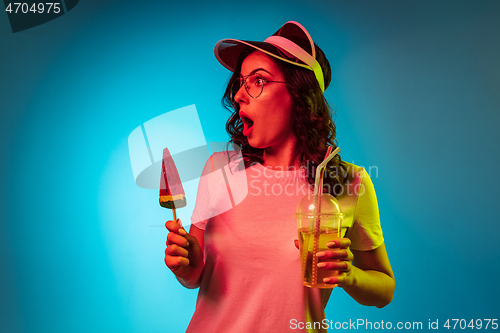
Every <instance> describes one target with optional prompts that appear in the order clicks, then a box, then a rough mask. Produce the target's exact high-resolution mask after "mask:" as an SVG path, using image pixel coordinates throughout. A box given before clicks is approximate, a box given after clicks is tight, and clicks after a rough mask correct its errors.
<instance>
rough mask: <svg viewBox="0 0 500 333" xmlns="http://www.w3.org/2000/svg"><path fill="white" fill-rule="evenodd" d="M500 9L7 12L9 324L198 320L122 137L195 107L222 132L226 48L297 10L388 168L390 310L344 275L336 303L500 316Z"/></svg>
mask: <svg viewBox="0 0 500 333" xmlns="http://www.w3.org/2000/svg"><path fill="white" fill-rule="evenodd" d="M499 17H500V2H498V1H472V0H469V1H459V0H456V1H422V0H419V1H416V0H411V1H410V0H408V1H399V0H398V1H396V0H394V1H371V0H364V1H361V0H349V1H348V0H336V1H316V2H314V3H311V2H309V1H298V0H294V1H290V0H287V1H285V0H278V1H275V0H266V1H262V2H261V1H254V2H251V3H249V2H248V1H245V2H243V3H237V2H225V3H212V2H210V1H195V2H192V1H187V2H186V3H185V4H181V2H178V3H170V2H165V1H147V2H139V1H110V0H106V1H101V0H100V1H97V0H91V1H80V3H79V4H78V5H77V6H76V7H75V8H74V9H73V10H72V11H70V12H69V13H67V14H66V15H63V16H62V17H60V18H58V19H56V20H54V21H51V22H49V23H46V24H43V25H41V26H38V27H35V28H33V29H29V30H26V31H23V32H20V33H16V34H13V33H12V32H11V30H10V27H9V23H8V19H7V15H6V14H5V13H4V14H1V13H0V105H1V106H0V111H1V112H0V114H1V118H0V121H1V122H0V133H1V137H2V140H1V141H0V161H1V162H0V180H1V186H0V195H1V201H0V221H1V222H0V223H1V224H0V228H1V229H0V323H1V324H0V331H2V332H89V331H96V332H181V331H184V330H185V328H186V326H187V324H188V322H189V319H190V317H191V315H192V312H193V310H194V306H195V300H196V293H197V291H194V290H186V289H184V288H183V287H181V286H180V285H179V284H178V283H177V282H176V280H175V279H174V277H173V275H172V274H171V273H170V272H169V270H168V269H167V268H166V267H165V266H164V263H163V256H164V253H163V251H164V248H165V237H166V231H165V229H164V228H161V227H156V226H155V225H161V224H163V223H164V221H165V220H166V219H169V218H171V215H170V212H169V211H166V210H164V209H162V208H161V207H160V206H159V205H158V193H157V191H154V190H146V189H142V188H139V187H138V186H136V185H135V183H134V179H133V175H132V170H131V166H130V160H129V156H128V148H127V137H128V135H129V134H130V132H131V131H132V130H133V129H134V128H136V127H137V126H139V125H140V124H142V123H143V122H145V121H147V120H149V119H151V118H153V117H155V116H157V115H160V114H162V113H164V112H167V111H170V110H174V109H177V108H180V107H183V106H186V105H190V104H196V107H197V109H198V113H199V116H200V120H201V123H202V125H203V128H204V131H205V133H204V134H205V137H206V139H207V141H225V140H226V139H227V136H226V134H225V132H224V124H225V120H226V118H227V116H228V114H227V112H226V111H225V110H223V109H222V107H221V106H220V97H221V93H222V91H223V88H224V85H225V83H226V81H227V79H228V75H229V72H228V71H227V70H226V69H224V68H223V67H222V66H221V65H219V63H218V62H217V61H216V60H215V57H214V56H213V46H214V44H215V43H216V42H217V41H218V40H219V39H222V38H241V39H264V38H266V37H267V36H268V35H270V34H271V33H273V32H274V31H275V30H276V29H277V28H278V27H280V26H281V25H282V24H283V23H284V22H286V21H289V20H296V21H298V22H300V23H302V24H303V25H304V26H305V27H306V28H307V29H308V30H309V32H310V33H311V35H312V36H313V37H314V39H315V41H316V43H317V44H319V45H320V46H321V47H322V48H323V50H324V51H325V53H326V54H327V55H328V57H329V60H330V62H331V65H332V70H333V74H334V76H333V81H332V84H331V85H330V87H329V89H328V90H327V92H326V96H327V98H328V99H329V101H330V102H331V104H333V105H335V107H336V113H337V118H336V121H337V126H338V141H339V145H340V147H341V148H342V156H343V158H344V159H345V160H346V161H348V162H354V163H356V164H358V165H362V166H365V167H370V166H372V167H376V170H378V175H375V174H374V173H373V172H374V171H373V170H374V169H372V178H373V182H374V184H375V188H376V190H377V194H378V199H379V205H380V214H381V219H382V227H383V230H384V235H385V239H386V245H387V249H388V253H389V256H390V259H391V263H392V266H393V269H394V272H395V275H396V280H397V286H396V292H395V295H394V300H393V302H392V303H391V304H390V305H389V306H387V307H386V308H384V309H376V308H368V307H364V306H361V305H358V304H357V303H355V302H354V301H353V300H352V299H350V298H349V297H348V296H346V295H345V293H344V292H343V291H342V290H341V289H336V290H334V292H333V295H332V298H331V300H330V304H329V305H328V307H327V309H326V314H327V317H328V318H329V319H331V320H333V321H348V320H349V319H352V320H356V319H367V320H371V321H380V320H384V321H392V322H393V323H396V322H398V321H403V322H405V321H410V322H414V321H420V322H422V323H423V324H424V327H426V326H427V323H428V320H429V319H430V320H433V321H435V320H436V319H439V320H440V325H441V324H442V323H443V322H444V320H446V319H448V318H458V319H462V318H463V319H467V320H470V319H477V318H498V317H500V312H499V297H500V288H499V285H498V283H497V282H496V279H497V278H498V276H499V273H500V264H499V255H498V251H499V249H500V246H499V241H498V238H497V237H496V235H497V233H498V232H499V226H498V224H499V218H498V206H497V202H496V200H498V199H499V196H498V188H499V187H500V181H499V178H498V177H497V176H495V175H496V174H497V172H496V171H495V168H496V167H497V166H498V165H499V160H500V155H499V148H498V142H499V141H500V135H499V130H498V128H499V125H500V113H499V105H500V93H499V92H500V65H499V61H498V59H500V42H499V41H500V20H499V19H498V18H499ZM179 214H180V215H181V217H183V218H184V219H185V220H188V218H189V216H188V215H189V214H188V212H183V211H182V210H181V211H179ZM236 312H237V309H235V313H236Z"/></svg>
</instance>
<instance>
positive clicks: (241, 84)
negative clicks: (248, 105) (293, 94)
mask: <svg viewBox="0 0 500 333" xmlns="http://www.w3.org/2000/svg"><path fill="white" fill-rule="evenodd" d="M252 75H258V76H260V77H261V79H262V80H264V82H265V83H264V84H262V86H261V89H260V93H259V94H258V95H257V96H255V97H253V96H252V95H250V92H249V91H248V89H249V88H247V85H246V82H247V79H248V78H249V77H250V76H252ZM241 79H244V80H243V83H241ZM238 81H239V82H240V87H239V88H238V89H237V90H235V93H234V96H233V86H234V84H235V83H236V82H238ZM268 82H274V83H286V82H285V81H272V80H268V79H264V77H262V75H261V74H260V73H251V74H248V75H245V76H240V77H239V78H238V79H236V80H234V81H233V83H232V84H231V88H230V90H231V92H230V96H229V98H230V100H231V103H232V104H233V105H234V104H235V103H237V102H236V100H235V97H236V94H237V93H238V92H239V91H240V89H241V87H242V86H244V87H245V91H246V92H247V95H248V96H250V97H252V98H254V99H255V98H259V97H260V95H262V92H263V91H264V86H265V85H266V83H268Z"/></svg>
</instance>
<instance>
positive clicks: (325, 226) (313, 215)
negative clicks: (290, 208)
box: [295, 193, 344, 288]
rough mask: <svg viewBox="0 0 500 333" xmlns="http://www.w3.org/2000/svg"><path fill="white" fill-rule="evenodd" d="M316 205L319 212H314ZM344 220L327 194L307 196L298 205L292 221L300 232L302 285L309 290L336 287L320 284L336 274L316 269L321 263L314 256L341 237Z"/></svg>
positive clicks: (336, 205)
mask: <svg viewBox="0 0 500 333" xmlns="http://www.w3.org/2000/svg"><path fill="white" fill-rule="evenodd" d="M318 199H319V200H318ZM316 206H318V208H319V209H316ZM343 217H344V215H343V214H342V213H341V212H340V206H339V204H338V201H337V199H335V197H333V196H332V195H330V194H327V193H323V194H321V195H320V196H318V197H317V196H314V195H306V196H305V197H304V198H302V200H301V201H300V203H299V205H298V206H297V211H296V214H295V218H296V219H297V227H298V233H299V251H300V261H301V266H302V281H303V284H304V286H307V287H312V288H334V287H336V286H337V285H335V284H327V283H324V282H323V279H324V278H327V277H332V276H335V275H337V274H338V271H332V270H328V269H321V268H318V266H317V264H318V262H320V261H319V258H318V257H317V256H316V253H318V252H321V251H325V250H329V249H328V247H327V246H326V244H327V243H328V242H331V241H335V240H338V239H340V238H341V233H342V219H343ZM327 260H330V261H333V260H331V259H327Z"/></svg>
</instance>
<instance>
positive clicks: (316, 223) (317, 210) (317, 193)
mask: <svg viewBox="0 0 500 333" xmlns="http://www.w3.org/2000/svg"><path fill="white" fill-rule="evenodd" d="M332 148H333V147H332V146H329V147H328V149H327V151H326V155H325V158H324V160H323V162H321V164H320V165H318V167H317V169H316V178H315V184H314V202H315V205H314V215H313V216H314V218H313V221H311V225H310V227H309V231H310V232H312V231H314V243H313V253H312V270H311V282H312V284H315V283H316V282H317V281H316V279H317V275H318V266H317V265H318V257H316V253H318V247H319V232H320V228H319V227H320V222H321V219H320V214H321V195H322V194H323V178H324V175H325V173H324V170H325V169H326V164H327V163H328V162H330V160H331V159H332V158H333V157H335V155H337V154H338V152H339V151H340V148H339V147H337V148H336V149H335V150H334V151H333V152H331V150H332Z"/></svg>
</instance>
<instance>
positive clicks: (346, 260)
mask: <svg viewBox="0 0 500 333" xmlns="http://www.w3.org/2000/svg"><path fill="white" fill-rule="evenodd" d="M326 246H327V247H328V248H329V249H330V250H325V251H321V252H318V253H317V254H316V256H317V257H318V268H319V269H327V270H331V271H332V274H331V276H330V277H329V278H324V279H323V282H324V283H327V284H337V285H338V286H339V287H349V286H351V285H353V283H354V277H353V269H352V260H353V259H354V255H353V254H352V252H351V250H350V249H349V247H350V246H351V240H350V239H349V238H340V239H338V240H335V241H331V242H328V243H327V244H326ZM335 271H338V274H335Z"/></svg>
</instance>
